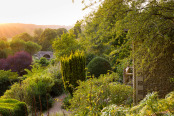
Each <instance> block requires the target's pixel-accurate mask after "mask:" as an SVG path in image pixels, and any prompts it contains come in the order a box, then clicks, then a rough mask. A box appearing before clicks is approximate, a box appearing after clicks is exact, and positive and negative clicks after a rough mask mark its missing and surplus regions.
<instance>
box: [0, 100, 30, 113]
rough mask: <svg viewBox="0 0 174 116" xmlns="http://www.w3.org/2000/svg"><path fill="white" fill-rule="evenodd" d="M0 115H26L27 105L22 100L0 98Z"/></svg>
mask: <svg viewBox="0 0 174 116" xmlns="http://www.w3.org/2000/svg"><path fill="white" fill-rule="evenodd" d="M0 115H2V116H28V113H27V106H26V104H25V103H24V102H20V101H18V100H15V99H0Z"/></svg>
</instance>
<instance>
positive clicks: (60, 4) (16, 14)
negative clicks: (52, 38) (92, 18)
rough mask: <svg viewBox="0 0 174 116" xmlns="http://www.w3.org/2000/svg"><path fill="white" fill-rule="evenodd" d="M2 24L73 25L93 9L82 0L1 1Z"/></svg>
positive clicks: (0, 21) (0, 14)
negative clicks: (87, 6)
mask: <svg viewBox="0 0 174 116" xmlns="http://www.w3.org/2000/svg"><path fill="white" fill-rule="evenodd" d="M0 3H1V4H0V23H25V24H37V25H66V26H68V25H73V24H75V23H76V21H77V20H80V19H83V17H84V16H86V15H87V14H89V12H90V11H91V9H87V10H84V11H83V10H82V8H84V5H83V4H82V3H81V0H74V3H72V0H0Z"/></svg>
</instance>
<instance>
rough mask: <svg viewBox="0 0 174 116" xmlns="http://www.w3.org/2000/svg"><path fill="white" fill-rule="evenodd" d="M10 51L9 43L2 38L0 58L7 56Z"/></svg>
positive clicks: (0, 41)
mask: <svg viewBox="0 0 174 116" xmlns="http://www.w3.org/2000/svg"><path fill="white" fill-rule="evenodd" d="M9 51H10V47H9V43H8V42H7V41H4V40H0V59H1V58H7V56H8V54H9Z"/></svg>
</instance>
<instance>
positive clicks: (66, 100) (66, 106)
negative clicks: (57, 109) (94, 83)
mask: <svg viewBox="0 0 174 116" xmlns="http://www.w3.org/2000/svg"><path fill="white" fill-rule="evenodd" d="M71 99H72V96H71V95H70V94H69V95H68V96H66V97H65V98H64V99H63V105H62V106H61V107H62V108H63V109H69V107H70V105H71V104H70V100H71Z"/></svg>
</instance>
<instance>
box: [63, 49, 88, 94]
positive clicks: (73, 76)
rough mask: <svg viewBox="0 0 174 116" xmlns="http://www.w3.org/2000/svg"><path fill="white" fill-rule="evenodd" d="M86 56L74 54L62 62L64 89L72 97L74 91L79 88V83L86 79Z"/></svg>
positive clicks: (78, 53)
mask: <svg viewBox="0 0 174 116" xmlns="http://www.w3.org/2000/svg"><path fill="white" fill-rule="evenodd" d="M85 60H86V59H85V56H84V54H83V53H80V52H76V53H74V54H73V53H72V54H71V55H70V57H65V58H63V59H62V60H61V71H62V79H63V83H64V87H65V89H66V90H67V91H69V92H70V94H71V95H72V93H73V89H74V88H76V87H77V86H78V83H77V81H78V80H81V81H84V80H85V79H86V73H85V65H86V63H85Z"/></svg>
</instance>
